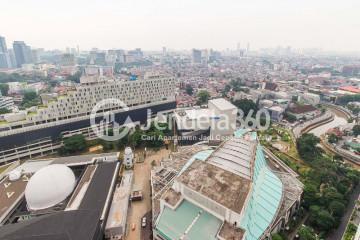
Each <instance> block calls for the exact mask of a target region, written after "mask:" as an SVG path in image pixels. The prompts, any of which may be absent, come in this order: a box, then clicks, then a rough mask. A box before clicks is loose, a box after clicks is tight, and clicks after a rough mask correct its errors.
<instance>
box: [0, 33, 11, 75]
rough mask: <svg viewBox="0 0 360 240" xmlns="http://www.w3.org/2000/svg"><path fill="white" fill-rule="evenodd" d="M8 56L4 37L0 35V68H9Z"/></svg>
mask: <svg viewBox="0 0 360 240" xmlns="http://www.w3.org/2000/svg"><path fill="white" fill-rule="evenodd" d="M9 67H10V58H9V52H8V50H7V47H6V41H5V38H4V37H2V36H0V68H9Z"/></svg>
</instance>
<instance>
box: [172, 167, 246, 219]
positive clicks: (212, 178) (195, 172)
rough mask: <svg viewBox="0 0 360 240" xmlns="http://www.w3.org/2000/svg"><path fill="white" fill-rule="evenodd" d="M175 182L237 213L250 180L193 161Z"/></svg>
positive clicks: (243, 201) (244, 198)
mask: <svg viewBox="0 0 360 240" xmlns="http://www.w3.org/2000/svg"><path fill="white" fill-rule="evenodd" d="M177 181H179V182H181V183H183V184H184V185H186V186H187V187H189V188H190V189H192V190H194V191H196V192H199V193H201V194H203V195H204V196H206V197H208V198H210V199H212V200H214V201H216V202H218V203H219V204H221V205H223V206H225V207H227V208H228V209H231V210H233V211H234V212H237V213H240V212H241V210H242V208H243V206H244V203H245V200H246V197H247V195H248V193H249V190H250V186H251V181H250V180H248V179H245V178H243V177H240V176H239V175H237V174H234V173H231V172H229V171H226V170H224V169H222V168H220V167H217V166H214V165H212V164H209V163H207V162H204V161H201V160H195V161H194V162H193V163H192V164H191V165H190V166H189V167H188V168H187V169H186V170H185V171H184V172H183V173H182V174H181V175H180V176H179V177H178V179H177ZM225 193H226V198H224V194H225Z"/></svg>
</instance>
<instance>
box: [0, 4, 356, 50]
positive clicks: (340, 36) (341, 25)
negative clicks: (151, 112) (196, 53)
mask: <svg viewBox="0 0 360 240" xmlns="http://www.w3.org/2000/svg"><path fill="white" fill-rule="evenodd" d="M230 6H231V7H230ZM3 7H4V9H7V11H6V12H3V13H2V14H1V16H0V21H1V22H6V23H7V24H4V26H2V32H1V33H0V35H1V36H4V37H5V38H6V40H7V45H8V47H9V46H11V43H12V42H13V41H25V42H26V43H27V44H29V45H30V46H32V47H35V48H45V49H65V48H66V47H76V46H77V45H79V46H80V48H81V49H84V50H89V49H91V48H93V47H98V48H100V49H112V48H123V49H134V48H136V47H141V48H143V49H144V50H161V48H162V47H163V46H166V47H167V48H168V49H176V50H181V49H191V48H214V49H219V50H223V49H227V48H230V49H236V45H237V43H238V42H240V44H241V45H240V46H241V48H246V45H247V43H250V45H251V49H259V48H274V47H277V46H283V47H287V46H291V47H292V48H293V49H305V48H321V49H323V50H329V51H346V52H350V51H360V45H359V44H358V42H359V40H360V32H359V31H357V29H358V28H359V26H360V19H359V18H358V17H357V15H356V9H359V7H360V3H358V2H355V1H353V0H347V1H345V2H342V3H339V2H335V1H324V0H320V1H316V2H313V1H308V0H306V1H302V2H301V3H297V2H292V1H282V0H276V1H272V2H271V3H270V2H266V1H262V0H258V1H253V2H248V1H233V0H226V1H225V2H221V4H219V3H217V2H215V1H207V2H206V4H204V3H202V2H200V1H189V0H186V1H175V2H173V1H172V2H171V3H169V2H166V1H163V0H156V1H152V2H151V4H150V3H148V2H146V1H143V0H136V1H128V0H125V1H121V2H120V1H113V0H106V1H101V2H100V1H95V2H92V3H88V2H85V1H82V0H81V1H76V2H70V1H67V0H66V1H65V3H64V1H61V2H51V4H50V3H47V2H40V1H38V0H33V1H28V2H27V1H20V2H11V1H7V2H5V3H3ZM55 9H56V11H55ZM20 19H21V20H20ZM24 19H26V21H24Z"/></svg>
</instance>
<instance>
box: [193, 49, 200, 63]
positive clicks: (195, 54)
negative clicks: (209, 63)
mask: <svg viewBox="0 0 360 240" xmlns="http://www.w3.org/2000/svg"><path fill="white" fill-rule="evenodd" d="M192 63H194V64H197V63H201V50H197V49H193V50H192Z"/></svg>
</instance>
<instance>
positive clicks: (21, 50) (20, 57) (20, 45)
mask: <svg viewBox="0 0 360 240" xmlns="http://www.w3.org/2000/svg"><path fill="white" fill-rule="evenodd" d="M13 49H14V53H15V58H16V63H17V67H21V65H22V64H25V63H31V62H32V52H31V48H30V46H28V45H26V44H25V42H23V41H14V43H13Z"/></svg>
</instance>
